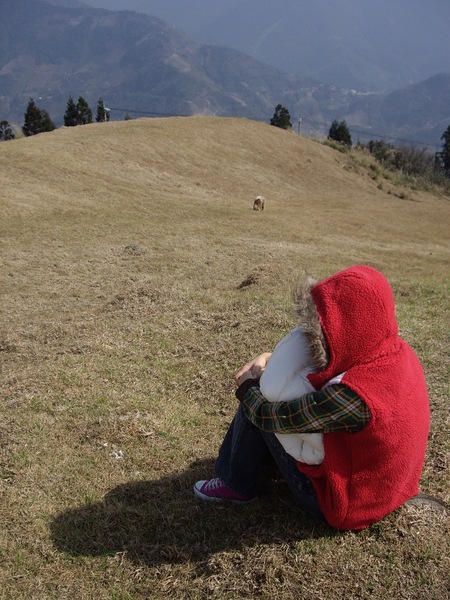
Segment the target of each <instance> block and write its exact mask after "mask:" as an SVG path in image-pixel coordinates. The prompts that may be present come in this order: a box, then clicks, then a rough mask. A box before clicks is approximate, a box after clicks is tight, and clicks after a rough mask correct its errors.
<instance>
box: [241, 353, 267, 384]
mask: <svg viewBox="0 0 450 600" xmlns="http://www.w3.org/2000/svg"><path fill="white" fill-rule="evenodd" d="M270 354H271V353H270V352H263V353H262V354H260V355H259V356H257V357H256V358H254V359H252V360H251V361H249V362H248V363H246V364H245V365H244V366H243V367H241V368H240V369H239V371H238V372H237V373H236V375H235V382H236V385H237V387H239V386H240V385H241V384H242V383H244V381H246V380H247V379H259V378H260V377H261V375H262V374H263V372H264V369H265V368H266V364H267V361H268V360H269V358H270Z"/></svg>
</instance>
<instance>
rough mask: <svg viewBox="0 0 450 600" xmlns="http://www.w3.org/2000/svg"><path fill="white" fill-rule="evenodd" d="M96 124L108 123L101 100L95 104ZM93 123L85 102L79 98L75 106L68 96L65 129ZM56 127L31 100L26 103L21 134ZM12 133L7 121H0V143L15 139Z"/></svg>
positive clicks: (40, 131) (30, 133)
mask: <svg viewBox="0 0 450 600" xmlns="http://www.w3.org/2000/svg"><path fill="white" fill-rule="evenodd" d="M96 121H97V123H101V122H104V121H109V109H108V108H106V106H105V103H104V102H103V99H102V98H99V100H98V104H97V116H96ZM92 122H93V114H92V110H91V109H90V107H89V104H88V103H87V102H86V100H85V99H84V98H83V97H82V96H80V97H79V98H78V101H77V103H76V104H75V102H74V100H73V98H72V96H69V99H68V101H67V106H66V112H65V113H64V125H65V126H66V127H75V126H77V125H87V124H88V123H92ZM54 129H56V125H55V124H54V123H53V121H52V119H51V117H50V115H49V114H48V112H47V111H46V110H45V109H43V108H39V107H38V106H37V105H36V103H35V101H34V100H33V98H30V99H29V101H28V105H27V109H26V111H25V115H24V123H23V126H22V133H23V134H24V135H25V136H26V137H29V136H31V135H37V134H38V133H43V132H46V131H53V130H54ZM15 137H16V136H15V134H14V131H13V129H12V127H11V125H10V124H9V122H8V121H5V120H4V121H0V141H8V140H13V139H15Z"/></svg>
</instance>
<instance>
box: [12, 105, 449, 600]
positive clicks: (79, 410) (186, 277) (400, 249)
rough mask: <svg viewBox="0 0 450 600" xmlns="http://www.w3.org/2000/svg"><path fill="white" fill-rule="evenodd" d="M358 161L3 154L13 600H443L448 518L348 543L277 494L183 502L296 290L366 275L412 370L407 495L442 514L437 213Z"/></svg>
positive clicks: (123, 151) (156, 125) (30, 144)
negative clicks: (375, 274)
mask: <svg viewBox="0 0 450 600" xmlns="http://www.w3.org/2000/svg"><path fill="white" fill-rule="evenodd" d="M368 161H369V158H368V157H366V156H364V155H357V154H356V153H352V154H349V155H344V154H341V153H339V152H337V151H336V150H334V149H332V148H330V147H328V146H325V145H322V144H320V143H318V142H313V141H311V140H307V139H304V138H301V137H299V136H297V135H295V134H294V133H290V132H286V131H283V130H281V129H278V128H275V127H271V126H269V125H264V124H261V123H257V122H254V121H248V120H244V119H220V118H212V117H211V118H206V117H189V118H173V119H141V120H135V121H122V122H110V123H100V124H93V125H85V126H80V127H75V128H61V129H58V130H55V131H53V132H51V133H45V134H40V135H38V136H34V137H31V138H22V139H19V140H15V141H9V142H5V143H2V144H0V164H1V165H2V193H1V196H0V214H1V216H2V218H1V224H0V227H1V235H0V257H1V262H2V269H1V270H0V294H1V298H0V300H1V306H2V311H1V312H0V359H1V362H2V365H1V366H2V377H1V379H0V435H1V443H0V486H1V487H0V493H1V499H2V511H0V530H1V531H2V535H1V541H2V550H3V555H2V569H1V571H0V589H2V590H3V593H4V595H5V597H8V598H21V599H24V600H36V599H46V600H47V599H48V598H77V599H78V598H80V599H90V598H98V599H99V600H103V599H105V600H110V598H112V597H117V598H125V597H126V598H130V599H133V600H134V599H135V600H139V599H147V598H168V597H173V598H198V597H199V590H201V593H202V594H203V593H204V594H205V597H206V596H208V597H211V598H219V597H220V598H224V599H226V600H235V598H254V597H260V598H266V599H269V598H279V599H280V600H292V598H297V597H299V594H300V595H301V597H302V598H305V600H335V599H336V598H338V597H345V598H352V597H355V594H356V595H359V596H360V595H361V594H360V592H362V593H363V594H365V593H366V591H367V593H368V594H369V595H370V598H371V599H373V600H384V599H385V598H386V597H389V598H400V597H404V598H417V599H418V600H427V599H429V598H430V597H433V598H444V597H445V593H446V590H447V583H448V582H447V578H446V576H445V573H446V572H447V571H448V569H447V568H446V567H447V563H446V560H447V557H448V556H449V540H450V535H449V531H448V525H449V519H448V516H447V515H446V514H445V513H442V514H440V513H437V512H436V511H432V510H427V508H429V507H425V508H424V507H422V508H421V507H405V508H404V510H399V511H396V512H395V513H393V514H392V515H389V516H388V517H386V519H384V520H383V522H382V523H381V524H377V525H376V526H374V527H373V528H370V529H368V530H366V531H363V532H358V533H352V532H345V533H342V532H336V531H330V529H329V528H328V527H327V526H326V525H325V524H322V523H319V522H316V521H315V520H313V519H312V518H310V517H308V516H307V515H305V514H304V513H303V512H302V511H300V510H299V508H298V507H297V506H296V505H295V504H294V503H293V502H292V498H291V496H290V495H289V491H288V489H287V488H286V486H284V485H283V483H282V482H270V481H267V482H266V483H265V487H264V489H263V490H262V492H263V495H262V497H261V500H260V501H258V502H256V503H255V504H252V505H251V506H249V507H246V509H245V511H240V510H236V508H235V507H221V506H219V507H217V506H210V505H208V506H205V505H204V504H203V505H202V506H200V505H199V503H198V502H196V501H195V499H194V497H193V494H192V485H193V483H194V482H195V481H196V480H198V479H201V478H205V477H208V476H210V475H211V473H212V472H213V457H214V455H215V454H216V452H217V448H218V447H219V444H220V441H221V439H222V437H223V434H224V431H225V428H226V427H227V425H228V423H229V422H230V420H231V418H232V416H233V414H234V412H235V409H236V399H235V397H234V384H233V373H234V372H236V370H237V368H238V367H239V366H240V365H241V364H244V362H245V361H247V360H248V359H249V357H250V356H254V355H256V353H258V352H260V351H261V350H265V349H270V348H272V347H273V346H274V344H275V342H276V341H277V340H278V339H280V337H281V336H282V335H284V334H285V333H286V332H287V331H289V329H291V328H292V327H293V326H294V324H295V318H294V316H293V314H292V310H291V308H292V306H291V303H292V301H291V290H292V287H293V285H294V282H295V281H296V280H297V279H298V278H299V277H300V276H303V274H304V272H305V271H307V272H309V273H311V274H314V275H316V276H318V277H322V276H326V275H328V274H330V273H332V272H333V271H335V270H337V269H340V268H343V267H346V266H348V265H350V264H353V263H359V262H364V263H368V264H370V265H373V266H375V267H378V268H380V269H381V270H382V271H384V272H385V273H386V275H387V276H388V277H389V279H390V281H391V283H392V285H393V289H394V293H395V296H396V303H397V313H398V319H399V324H400V330H401V333H402V335H403V336H404V337H405V338H406V339H407V340H408V341H410V342H411V344H412V345H413V347H414V348H415V349H416V350H417V352H418V353H419V356H420V357H421V359H422V361H423V364H424V367H425V372H426V376H427V381H428V384H429V389H430V399H431V405H432V429H433V430H432V433H431V435H430V444H429V449H428V452H427V459H426V465H425V469H424V473H423V477H422V482H421V489H422V491H423V492H424V493H429V494H434V495H437V496H439V497H440V498H442V499H443V500H445V501H446V502H448V499H449V497H448V493H449V489H450V486H449V482H448V469H446V468H445V467H446V460H447V457H448V450H449V448H448V444H449V440H448V431H447V428H446V419H447V416H448V394H447V391H448V390H447V387H446V383H447V381H448V378H447V377H446V368H447V365H448V356H447V353H448V339H447V338H448V327H447V326H446V325H447V323H448V258H449V244H448V231H447V230H448V222H449V216H450V215H449V213H450V202H449V199H448V197H440V196H438V195H432V194H429V193H423V192H412V191H411V190H407V189H404V188H402V187H399V186H398V185H396V184H395V183H394V181H391V180H386V179H383V178H382V177H381V176H379V177H378V179H376V177H375V176H376V173H377V172H376V170H375V169H374V168H373V165H372V168H371V166H370V165H371V163H370V162H368ZM374 177H375V179H374ZM257 194H264V195H265V197H266V209H265V210H264V211H263V212H260V211H258V212H257V211H253V210H252V205H253V199H254V197H255V195H257ZM205 504H208V503H205ZM446 517H447V518H446ZM317 556H320V560H317V561H315V564H314V570H313V572H312V571H311V569H310V567H311V560H312V559H314V558H315V557H317ZM424 556H425V557H426V560H424ZM281 573H283V574H284V575H283V576H282V575H281ZM37 574H38V577H37Z"/></svg>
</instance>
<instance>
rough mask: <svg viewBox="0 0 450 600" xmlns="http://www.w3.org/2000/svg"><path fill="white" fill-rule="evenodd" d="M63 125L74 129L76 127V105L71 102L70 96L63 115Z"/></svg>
mask: <svg viewBox="0 0 450 600" xmlns="http://www.w3.org/2000/svg"><path fill="white" fill-rule="evenodd" d="M64 125H65V126H66V127H75V126H76V125H78V110H77V105H76V104H75V102H74V101H73V98H72V96H69V99H68V100H67V107H66V112H65V113H64Z"/></svg>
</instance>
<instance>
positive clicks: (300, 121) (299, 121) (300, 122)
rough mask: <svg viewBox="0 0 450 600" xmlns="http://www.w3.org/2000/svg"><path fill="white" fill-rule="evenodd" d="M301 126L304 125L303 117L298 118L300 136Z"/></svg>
mask: <svg viewBox="0 0 450 600" xmlns="http://www.w3.org/2000/svg"><path fill="white" fill-rule="evenodd" d="M301 125H302V118H301V117H299V118H298V128H297V131H298V135H300V128H301Z"/></svg>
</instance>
